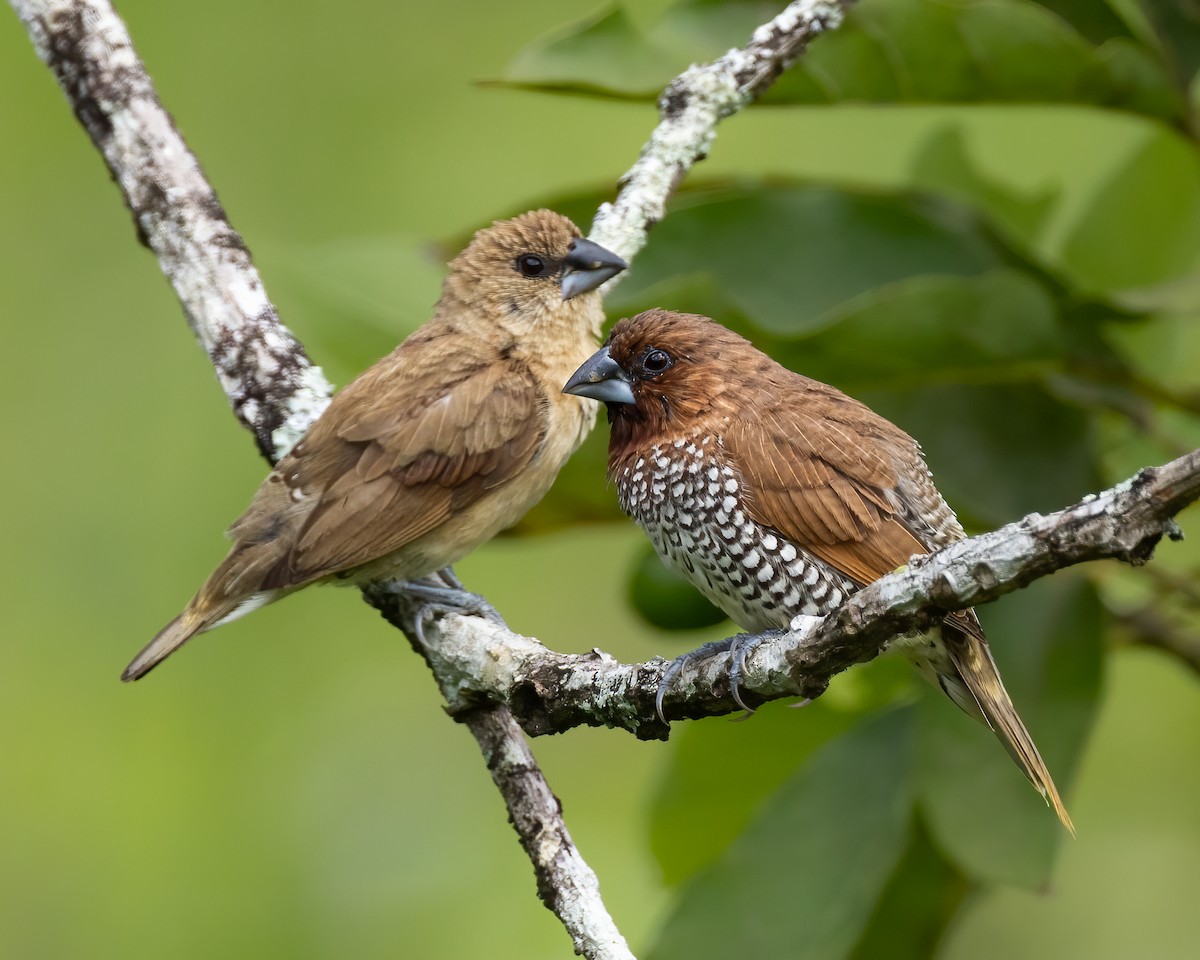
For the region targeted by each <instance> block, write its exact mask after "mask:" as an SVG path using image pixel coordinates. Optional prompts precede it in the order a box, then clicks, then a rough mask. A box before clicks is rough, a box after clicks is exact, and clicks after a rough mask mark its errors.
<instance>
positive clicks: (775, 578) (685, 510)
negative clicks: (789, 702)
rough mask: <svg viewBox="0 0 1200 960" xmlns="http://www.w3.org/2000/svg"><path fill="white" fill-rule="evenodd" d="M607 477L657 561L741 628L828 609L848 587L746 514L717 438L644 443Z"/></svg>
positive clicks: (739, 481)
mask: <svg viewBox="0 0 1200 960" xmlns="http://www.w3.org/2000/svg"><path fill="white" fill-rule="evenodd" d="M614 480H615V481H616V485H617V495H618V498H619V500H620V504H621V509H622V510H624V512H625V513H626V514H628V515H629V516H630V517H632V518H633V519H634V520H635V521H636V522H637V523H638V525H639V526H640V527H641V528H642V529H643V530H644V531H645V532H646V535H647V536H648V537H649V538H650V541H651V543H653V544H654V548H655V550H656V552H657V553H658V555H659V556H660V557H661V558H662V560H663V562H664V563H666V565H667V566H668V567H671V568H672V569H674V570H676V571H678V572H679V573H680V574H682V575H683V576H684V577H685V578H686V579H687V580H689V581H690V582H691V583H692V584H693V585H694V586H695V587H696V588H697V589H698V590H699V591H700V592H701V593H703V594H704V595H705V596H706V597H708V599H709V600H710V601H712V602H713V603H715V604H716V605H717V606H718V607H720V608H721V609H722V610H723V611H724V612H725V614H726V615H727V616H728V617H729V618H730V619H732V620H733V621H734V622H735V623H737V624H739V625H740V626H742V627H743V628H745V629H747V630H755V631H759V630H767V629H771V628H774V627H786V626H787V625H788V624H789V623H790V622H791V620H792V618H793V617H795V616H796V615H798V614H804V615H806V616H819V615H821V614H824V613H828V612H829V611H830V610H833V609H835V608H836V607H837V606H839V605H840V604H841V602H842V601H843V600H844V599H845V598H846V597H847V596H849V595H850V593H852V592H853V591H854V589H855V586H854V584H853V583H852V582H851V581H850V580H848V579H847V578H845V577H843V576H842V575H841V574H839V573H838V572H837V571H836V570H834V569H833V568H832V567H830V566H828V565H827V564H825V563H824V562H822V561H820V560H818V559H817V558H815V557H813V556H812V555H810V554H809V553H807V552H806V551H805V550H803V549H802V548H801V547H799V546H798V545H796V544H794V543H791V542H789V541H788V540H786V539H785V538H784V537H782V536H781V535H780V534H779V533H778V532H777V531H775V530H772V529H771V528H769V527H766V526H764V525H762V524H760V523H758V522H757V521H756V520H754V519H753V518H752V517H751V516H750V515H749V513H748V512H747V510H746V509H745V507H744V503H743V497H744V492H743V487H744V480H743V478H742V476H741V474H740V472H739V471H738V470H737V469H736V468H735V467H734V466H733V465H732V464H731V463H730V462H729V461H728V459H727V457H725V456H724V452H723V449H722V447H721V443H720V440H719V439H717V438H714V437H710V436H691V437H684V438H679V439H675V440H673V441H671V442H669V443H662V444H657V445H655V446H653V447H650V448H647V449H645V450H644V451H642V452H640V453H638V454H636V455H633V456H631V457H628V458H626V460H625V461H624V462H623V464H622V465H620V466H619V467H618V469H617V471H616V473H615V475H614Z"/></svg>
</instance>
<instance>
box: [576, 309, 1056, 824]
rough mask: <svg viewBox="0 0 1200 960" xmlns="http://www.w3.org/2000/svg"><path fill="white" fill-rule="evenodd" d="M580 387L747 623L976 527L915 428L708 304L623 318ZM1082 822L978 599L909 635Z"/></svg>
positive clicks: (792, 613) (918, 654) (644, 486)
mask: <svg viewBox="0 0 1200 960" xmlns="http://www.w3.org/2000/svg"><path fill="white" fill-rule="evenodd" d="M564 389H565V391H566V392H567V393H569V394H572V395H575V396H583V397H591V398H592V399H594V400H600V401H603V402H604V403H606V404H607V406H608V418H609V422H610V423H611V425H612V434H611V439H610V444H609V475H610V477H611V478H612V479H613V480H614V481H615V483H616V487H617V495H618V498H619V500H620V504H621V508H622V509H623V510H624V511H625V513H627V514H628V515H629V516H630V517H632V518H633V519H634V520H636V521H637V523H638V524H639V525H640V526H641V527H642V529H643V530H644V531H645V532H646V534H647V536H648V537H649V538H650V540H651V542H652V543H653V544H654V548H655V550H656V551H657V552H658V555H659V556H660V557H661V558H662V560H663V561H664V562H665V563H666V565H667V566H668V567H671V568H672V569H674V570H676V571H678V572H679V573H680V574H682V575H683V576H684V577H685V578H686V579H687V580H689V581H690V582H691V583H692V584H693V585H694V586H696V587H697V588H698V589H699V590H700V592H701V593H703V594H704V595H705V596H706V597H708V599H709V600H711V601H712V602H713V603H714V604H716V605H717V606H718V607H720V608H721V609H722V610H723V611H724V612H725V613H726V614H727V615H728V616H729V617H730V618H731V619H732V620H734V621H735V622H736V623H738V624H739V625H740V626H742V627H743V628H745V629H746V630H750V631H752V632H756V633H758V632H763V631H767V630H772V629H778V628H786V627H788V626H789V624H790V623H791V622H792V620H793V618H795V617H797V616H806V617H814V616H822V615H824V614H827V613H830V612H831V611H833V610H835V609H836V608H837V607H838V606H839V605H840V604H841V603H842V601H843V600H845V599H846V598H847V597H848V596H850V595H851V594H852V593H854V592H855V591H856V590H858V589H859V588H860V587H862V586H864V585H865V584H868V583H871V582H873V581H874V580H877V579H879V578H880V577H882V576H884V575H885V574H888V573H890V572H892V571H893V570H895V569H896V568H897V567H900V566H903V565H904V564H906V563H907V562H908V561H909V558H910V557H912V556H913V555H914V554H922V553H928V552H930V551H933V550H936V549H938V548H939V547H942V546H945V545H946V544H948V543H952V542H954V541H956V540H961V539H963V538H964V537H965V534H964V532H963V528H962V526H961V525H960V524H959V522H958V519H957V518H956V517H955V515H954V511H953V510H951V509H950V507H949V506H948V505H947V504H946V501H945V500H943V499H942V496H941V494H940V493H938V490H937V487H935V486H934V483H933V479H932V477H931V476H930V473H929V468H928V467H927V466H926V465H925V460H924V458H923V457H922V456H921V449H920V447H919V446H918V444H917V442H916V441H915V440H914V439H913V438H912V437H910V436H909V435H908V434H906V433H905V432H904V431H903V430H901V429H900V428H899V427H897V426H896V425H895V424H892V423H890V422H889V421H887V420H885V419H884V418H883V417H881V416H879V415H878V414H877V413H874V412H872V411H871V410H870V409H869V408H867V407H866V406H864V405H863V404H861V403H859V402H858V401H856V400H853V399H851V398H850V397H848V396H846V395H845V394H844V393H842V392H841V391H839V390H837V389H835V388H833V387H831V386H828V385H827V384H824V383H820V382H818V381H816V380H811V379H809V378H808V377H804V376H801V375H800V374H798V373H793V372H792V371H790V370H788V369H786V368H785V367H782V366H780V365H779V364H778V363H776V362H775V361H774V360H772V359H771V358H770V357H768V356H767V355H766V354H764V353H762V352H761V351H759V350H757V349H755V347H754V346H753V345H752V344H751V343H750V342H749V341H747V340H745V339H744V338H742V337H740V336H738V335H737V334H735V333H733V332H732V331H730V330H727V329H725V328H724V327H722V326H721V325H720V324H717V323H715V322H713V321H712V320H709V319H708V318H706V317H700V316H695V315H691V314H680V313H671V312H668V311H665V310H649V311H647V312H645V313H642V314H639V315H638V316H636V317H633V318H631V319H625V320H621V321H620V322H619V323H617V325H616V326H615V327H614V328H613V330H612V333H611V335H610V336H609V338H608V341H607V343H606V344H605V346H604V347H602V348H601V349H600V350H599V351H598V352H597V353H595V354H594V355H593V356H592V357H591V359H589V360H588V361H587V362H586V363H585V364H584V365H583V366H582V367H580V368H579V370H578V371H576V373H575V374H574V375H573V376H572V377H571V379H570V380H568V381H567V384H566V387H565V388H564ZM894 646H896V647H898V648H899V649H900V650H901V651H902V652H903V653H905V654H906V655H907V656H908V657H909V658H910V659H911V660H912V661H913V662H914V663H915V664H916V666H917V668H918V669H919V670H920V672H921V673H922V674H923V675H924V676H925V677H926V678H927V679H929V680H930V681H931V682H933V683H935V684H936V685H938V686H939V687H940V688H941V689H942V690H943V691H945V693H946V694H947V695H948V696H949V697H950V699H951V700H953V701H954V702H955V703H956V704H957V705H958V706H959V707H960V708H961V709H963V710H964V711H966V712H967V713H968V714H970V715H972V716H974V717H976V718H978V719H980V720H982V721H984V722H985V723H986V724H988V726H990V727H991V729H992V730H993V731H994V732H995V734H996V736H997V737H998V738H999V739H1000V742H1001V743H1002V744H1003V745H1004V747H1005V749H1006V750H1007V751H1008V752H1009V754H1010V755H1011V756H1012V758H1013V760H1014V761H1016V764H1017V766H1018V767H1020V768H1021V770H1022V772H1023V773H1024V774H1025V776H1026V777H1028V778H1029V780H1030V781H1031V782H1032V783H1033V785H1034V786H1035V787H1036V788H1037V789H1038V790H1039V791H1040V792H1041V793H1042V795H1043V796H1044V797H1045V798H1046V799H1047V800H1048V801H1049V803H1051V804H1052V805H1053V807H1054V809H1055V811H1056V812H1057V813H1058V816H1059V818H1060V819H1061V820H1062V822H1063V824H1064V825H1066V826H1067V828H1068V829H1071V830H1073V827H1072V826H1071V820H1070V817H1069V816H1068V815H1067V811H1066V808H1065V807H1064V806H1063V803H1062V800H1061V798H1060V797H1059V794H1058V790H1057V789H1056V787H1055V785H1054V780H1053V779H1052V778H1051V776H1050V772H1049V770H1047V768H1046V765H1045V763H1044V762H1043V761H1042V758H1041V756H1040V755H1039V753H1038V750H1037V747H1036V746H1035V745H1034V743H1033V739H1032V738H1031V737H1030V735H1029V732H1028V731H1027V730H1026V729H1025V725H1024V724H1023V723H1022V722H1021V718H1020V717H1019V716H1018V715H1017V711H1016V709H1015V708H1014V707H1013V704H1012V700H1011V699H1010V698H1009V696H1008V693H1007V692H1006V691H1005V689H1004V684H1003V683H1002V682H1001V680H1000V674H999V672H998V671H997V669H996V664H995V662H994V661H993V659H992V655H991V653H990V651H989V650H988V644H987V638H986V637H985V635H984V632H983V628H982V627H981V626H980V623H979V619H978V618H977V617H976V615H975V611H974V610H964V611H961V612H958V613H953V614H951V615H949V616H948V617H946V619H945V621H944V622H943V623H942V625H941V627H940V629H936V630H933V631H930V632H928V633H924V634H916V635H912V636H905V637H901V638H899V639H897V640H896V641H895V642H894Z"/></svg>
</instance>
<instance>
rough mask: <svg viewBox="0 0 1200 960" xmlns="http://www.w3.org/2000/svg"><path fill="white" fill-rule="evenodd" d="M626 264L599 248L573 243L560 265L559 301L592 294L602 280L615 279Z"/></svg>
mask: <svg viewBox="0 0 1200 960" xmlns="http://www.w3.org/2000/svg"><path fill="white" fill-rule="evenodd" d="M627 266H629V264H627V263H626V262H625V261H624V260H622V259H621V258H620V257H618V256H617V255H616V254H615V253H612V252H611V251H609V250H605V249H604V248H603V247H602V246H600V244H598V243H592V241H591V240H585V239H583V238H582V237H580V238H578V239H576V240H572V241H571V246H570V248H569V249H568V250H567V258H566V260H564V261H563V278H562V298H563V299H564V300H570V299H571V298H572V297H577V296H579V295H580V294H581V293H587V292H588V291H589V290H595V289H596V288H597V287H598V286H600V284H602V283H603V282H604V281H605V280H608V279H610V278H612V277H615V276H616V275H617V274H618V273H620V272H621V271H622V270H624V269H625V268H626V267H627Z"/></svg>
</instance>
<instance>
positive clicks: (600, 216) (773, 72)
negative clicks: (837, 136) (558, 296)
mask: <svg viewBox="0 0 1200 960" xmlns="http://www.w3.org/2000/svg"><path fill="white" fill-rule="evenodd" d="M850 3H851V0H796V2H795V3H790V4H788V6H787V8H786V9H785V10H784V11H783V12H782V13H780V14H779V16H777V17H776V18H775V19H774V20H771V21H770V22H769V23H764V24H763V25H762V26H761V27H759V28H758V29H757V30H755V31H754V35H753V36H752V37H751V38H750V42H749V43H747V44H746V46H744V47H741V48H735V49H733V50H730V51H729V52H728V53H726V54H724V55H723V56H721V57H718V58H717V59H716V60H714V61H713V62H712V63H708V64H704V65H703V66H693V67H691V68H689V69H688V70H686V71H684V72H683V73H681V74H680V75H679V76H678V77H676V78H675V79H674V80H672V81H671V82H670V83H669V84H668V85H667V88H666V90H664V91H663V94H662V96H661V97H659V101H658V110H659V116H660V117H661V120H660V122H659V124H658V126H657V127H656V128H655V130H654V132H653V133H652V134H651V135H650V139H649V140H648V141H646V145H645V146H644V147H643V148H642V153H641V156H640V157H638V160H637V162H636V163H635V164H634V165H633V166H632V167H631V168H630V169H629V171H628V172H627V173H626V174H625V175H624V176H623V177H622V178H621V192H620V193H619V194H618V196H617V198H616V200H614V201H613V202H612V203H606V204H603V205H602V206H601V207H600V209H599V211H598V212H597V213H596V219H595V220H594V221H593V222H592V230H591V233H590V234H589V238H590V239H592V240H594V241H596V242H597V243H599V244H600V245H601V246H603V247H607V248H608V249H609V250H612V251H614V252H615V253H619V254H620V255H621V256H622V257H624V258H625V259H626V260H627V261H632V260H633V258H634V256H635V255H636V254H637V253H638V251H640V250H641V249H642V247H644V246H645V245H646V233H647V231H648V230H649V229H650V228H651V227H653V226H654V225H655V224H656V223H658V222H659V221H660V220H661V219H662V218H663V217H664V216H665V215H666V209H667V201H668V200H669V199H670V198H671V196H672V194H674V193H675V190H676V188H677V187H678V186H679V184H680V183H681V182H682V181H683V178H684V177H685V176H686V175H687V173H688V171H689V170H690V169H691V168H692V167H693V166H695V164H696V163H697V162H698V161H700V160H703V159H704V158H705V157H706V156H707V155H708V151H709V149H710V148H711V147H712V144H713V140H715V139H716V136H717V124H718V123H720V121H721V120H723V119H725V118H726V117H728V116H730V115H731V114H734V113H737V112H738V111H739V110H741V109H742V108H743V107H745V106H746V105H747V104H749V103H750V102H752V101H753V100H755V99H756V98H757V97H759V96H761V95H762V94H763V93H764V92H765V91H766V90H767V89H768V88H769V87H770V86H771V84H773V83H774V82H775V80H776V78H777V77H778V76H779V74H780V73H782V72H783V71H784V70H786V69H787V68H788V67H789V66H791V64H792V63H793V62H794V61H795V60H796V58H797V57H798V56H800V54H801V53H803V52H804V48H805V46H806V45H807V44H808V42H809V41H810V40H811V39H813V37H816V36H819V35H820V34H822V33H824V32H826V31H828V30H834V29H836V28H837V27H838V26H840V25H841V22H842V15H843V13H844V11H845V8H846V7H848V6H850ZM619 279H620V278H619V276H618V277H616V278H614V280H610V281H609V284H610V285H611V284H612V283H613V282H614V281H619Z"/></svg>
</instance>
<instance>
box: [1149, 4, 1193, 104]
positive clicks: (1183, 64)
mask: <svg viewBox="0 0 1200 960" xmlns="http://www.w3.org/2000/svg"><path fill="white" fill-rule="evenodd" d="M1138 5H1139V6H1140V8H1141V11H1142V13H1143V14H1144V16H1145V18H1146V22H1147V23H1149V25H1150V27H1151V29H1153V31H1154V35H1155V38H1156V39H1157V41H1158V43H1159V45H1160V48H1161V49H1162V52H1163V56H1164V57H1165V58H1166V60H1167V62H1168V63H1169V64H1170V65H1171V69H1172V71H1173V72H1174V74H1175V76H1176V77H1177V80H1178V83H1179V85H1180V87H1181V88H1183V89H1187V87H1189V86H1190V85H1191V83H1192V81H1193V80H1194V79H1195V76H1196V70H1197V68H1198V67H1200V10H1197V9H1196V5H1195V3H1193V2H1191V0H1139V2H1138Z"/></svg>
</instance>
